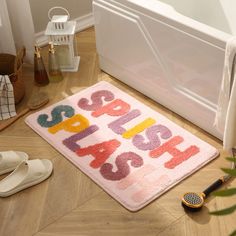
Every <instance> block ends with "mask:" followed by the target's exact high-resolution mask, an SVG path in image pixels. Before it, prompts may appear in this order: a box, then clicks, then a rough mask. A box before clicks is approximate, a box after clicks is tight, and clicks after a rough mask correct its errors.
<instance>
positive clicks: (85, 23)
mask: <svg viewBox="0 0 236 236" xmlns="http://www.w3.org/2000/svg"><path fill="white" fill-rule="evenodd" d="M74 20H75V21H76V28H75V32H80V31H82V30H84V29H87V28H89V27H91V26H93V25H94V17H93V13H89V14H87V15H84V16H81V17H78V18H76V19H74ZM44 32H45V31H41V32H39V33H36V34H35V42H36V44H37V45H38V46H44V45H46V44H48V38H47V36H45V34H44Z"/></svg>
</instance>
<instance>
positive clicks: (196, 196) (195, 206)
mask: <svg viewBox="0 0 236 236" xmlns="http://www.w3.org/2000/svg"><path fill="white" fill-rule="evenodd" d="M230 178H231V176H230V175H225V176H223V177H221V178H220V179H218V180H216V181H215V182H214V183H213V184H211V185H210V186H209V187H208V188H207V189H205V190H204V191H203V192H202V193H194V192H188V193H185V194H184V195H183V197H182V206H183V207H184V208H185V209H186V210H188V211H199V210H200V209H201V208H202V206H203V204H204V201H205V199H206V198H207V197H208V195H209V194H210V193H211V192H213V191H214V190H216V189H217V188H219V187H220V186H221V185H222V184H223V183H225V182H226V181H228V180H229V179H230Z"/></svg>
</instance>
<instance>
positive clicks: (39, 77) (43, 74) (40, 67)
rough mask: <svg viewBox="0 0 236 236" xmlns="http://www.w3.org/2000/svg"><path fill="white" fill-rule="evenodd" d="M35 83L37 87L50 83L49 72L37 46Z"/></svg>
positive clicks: (35, 53)
mask: <svg viewBox="0 0 236 236" xmlns="http://www.w3.org/2000/svg"><path fill="white" fill-rule="evenodd" d="M34 81H35V83H36V84H37V85H41V86H44V85H47V84H48V83H49V79H48V75H47V71H46V69H45V66H44V63H43V59H42V57H41V53H40V49H39V47H38V46H36V45H35V52H34Z"/></svg>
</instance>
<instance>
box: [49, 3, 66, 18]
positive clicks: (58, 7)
mask: <svg viewBox="0 0 236 236" xmlns="http://www.w3.org/2000/svg"><path fill="white" fill-rule="evenodd" d="M55 9H61V10H64V11H65V12H66V14H67V15H68V20H69V19H70V13H69V12H68V10H67V9H66V8H64V7H60V6H56V7H52V8H51V9H49V11H48V18H49V20H51V19H52V17H51V13H52V11H53V10H55Z"/></svg>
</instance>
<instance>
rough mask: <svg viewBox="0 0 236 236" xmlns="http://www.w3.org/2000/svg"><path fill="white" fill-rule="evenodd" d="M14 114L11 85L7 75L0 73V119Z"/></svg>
mask: <svg viewBox="0 0 236 236" xmlns="http://www.w3.org/2000/svg"><path fill="white" fill-rule="evenodd" d="M15 115H16V108H15V99H14V92H13V86H12V84H11V81H10V78H9V76H8V75H0V120H5V119H8V118H11V117H13V116H15Z"/></svg>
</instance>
